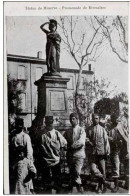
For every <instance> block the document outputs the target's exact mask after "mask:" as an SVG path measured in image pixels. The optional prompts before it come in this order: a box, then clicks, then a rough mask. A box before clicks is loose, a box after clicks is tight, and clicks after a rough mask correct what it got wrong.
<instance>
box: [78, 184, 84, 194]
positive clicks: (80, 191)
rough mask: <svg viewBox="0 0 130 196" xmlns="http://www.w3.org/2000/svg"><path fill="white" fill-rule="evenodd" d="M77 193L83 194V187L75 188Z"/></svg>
mask: <svg viewBox="0 0 130 196" xmlns="http://www.w3.org/2000/svg"><path fill="white" fill-rule="evenodd" d="M77 190H78V193H84V190H83V187H82V186H81V185H78V186H77Z"/></svg>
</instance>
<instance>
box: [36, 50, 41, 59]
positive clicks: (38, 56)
mask: <svg viewBox="0 0 130 196" xmlns="http://www.w3.org/2000/svg"><path fill="white" fill-rule="evenodd" d="M37 58H38V59H42V51H38V53H37Z"/></svg>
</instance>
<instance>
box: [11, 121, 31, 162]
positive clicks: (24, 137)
mask: <svg viewBox="0 0 130 196" xmlns="http://www.w3.org/2000/svg"><path fill="white" fill-rule="evenodd" d="M15 126H16V134H15V136H14V137H13V138H12V149H13V151H14V152H15V150H17V147H18V146H23V148H24V149H25V156H26V158H28V159H31V160H33V149H32V144H31V139H30V136H29V135H28V134H27V133H25V132H24V122H23V119H21V118H17V119H16V121H15Z"/></svg>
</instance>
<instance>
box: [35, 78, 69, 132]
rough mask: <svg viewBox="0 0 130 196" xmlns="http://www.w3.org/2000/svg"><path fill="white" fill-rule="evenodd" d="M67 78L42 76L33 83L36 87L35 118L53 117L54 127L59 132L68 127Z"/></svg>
mask: <svg viewBox="0 0 130 196" xmlns="http://www.w3.org/2000/svg"><path fill="white" fill-rule="evenodd" d="M68 81H69V78H61V77H56V76H44V77H42V78H41V79H40V80H38V81H36V82H35V85H37V86H38V109H37V118H39V119H43V118H44V117H45V116H52V115H53V117H54V125H55V127H56V128H57V129H59V130H65V129H68V127H70V122H69V110H68V100H67V82H68Z"/></svg>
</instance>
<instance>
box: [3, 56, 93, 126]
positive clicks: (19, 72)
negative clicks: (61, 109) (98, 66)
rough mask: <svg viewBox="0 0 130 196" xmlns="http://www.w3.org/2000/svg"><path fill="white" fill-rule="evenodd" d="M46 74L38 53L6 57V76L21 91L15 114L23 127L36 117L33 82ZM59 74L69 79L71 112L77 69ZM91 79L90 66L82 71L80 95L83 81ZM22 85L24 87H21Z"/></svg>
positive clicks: (30, 123)
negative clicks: (21, 120)
mask: <svg viewBox="0 0 130 196" xmlns="http://www.w3.org/2000/svg"><path fill="white" fill-rule="evenodd" d="M46 72H47V66H46V61H45V60H44V59H42V58H41V53H40V52H38V57H37V58H36V57H29V56H19V55H12V54H8V55H7V74H8V76H9V77H10V78H11V79H14V80H16V81H17V82H18V83H19V88H20V89H21V94H20V98H21V106H20V107H21V112H19V113H17V116H20V117H21V118H23V119H24V124H25V127H30V126H31V125H32V121H33V119H34V118H35V116H36V115H37V103H38V92H37V86H36V85H34V82H35V81H36V80H38V79H40V78H41V76H42V75H43V74H44V73H46ZM60 73H61V75H62V77H65V78H69V79H70V80H69V82H68V83H67V96H68V104H69V110H70V112H71V111H72V110H73V97H74V92H75V89H76V81H77V78H78V70H77V69H68V68H61V69H60ZM92 78H93V71H91V65H89V66H88V70H84V71H83V74H82V77H81V85H80V93H81V94H84V93H85V88H84V83H85V81H88V82H89V81H91V80H92ZM22 83H24V87H22ZM43 101H44V100H43Z"/></svg>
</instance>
